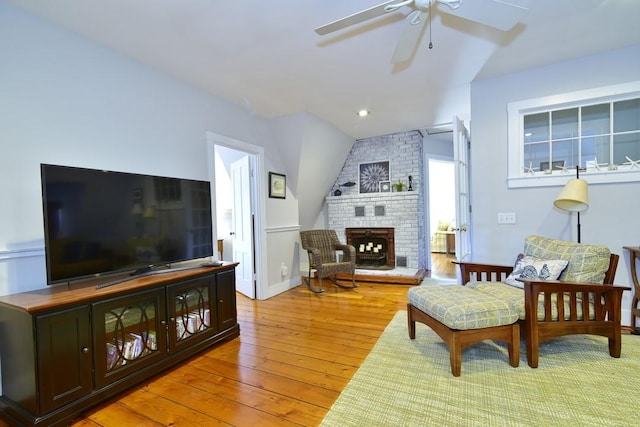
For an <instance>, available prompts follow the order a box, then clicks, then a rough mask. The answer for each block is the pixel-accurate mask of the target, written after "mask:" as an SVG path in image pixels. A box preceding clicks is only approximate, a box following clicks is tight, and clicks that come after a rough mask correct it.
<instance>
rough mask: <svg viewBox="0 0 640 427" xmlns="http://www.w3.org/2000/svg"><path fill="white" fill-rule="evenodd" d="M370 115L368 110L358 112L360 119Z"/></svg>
mask: <svg viewBox="0 0 640 427" xmlns="http://www.w3.org/2000/svg"><path fill="white" fill-rule="evenodd" d="M368 115H369V111H368V110H360V111H358V117H367V116H368Z"/></svg>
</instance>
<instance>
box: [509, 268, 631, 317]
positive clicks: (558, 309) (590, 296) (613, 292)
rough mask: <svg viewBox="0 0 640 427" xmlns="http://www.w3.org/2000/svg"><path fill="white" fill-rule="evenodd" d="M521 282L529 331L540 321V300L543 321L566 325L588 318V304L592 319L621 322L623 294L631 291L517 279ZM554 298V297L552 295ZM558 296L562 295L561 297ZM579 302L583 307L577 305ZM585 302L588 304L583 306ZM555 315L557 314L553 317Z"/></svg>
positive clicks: (594, 285)
mask: <svg viewBox="0 0 640 427" xmlns="http://www.w3.org/2000/svg"><path fill="white" fill-rule="evenodd" d="M517 280H518V281H520V282H522V283H524V306H525V321H526V322H527V325H528V326H527V327H528V328H529V329H531V328H535V327H536V325H534V323H537V322H536V319H537V320H540V316H539V313H538V304H539V301H542V302H543V304H544V319H543V320H544V321H545V322H551V321H553V322H565V321H577V320H578V319H582V321H586V319H591V311H590V307H589V306H590V305H592V306H593V310H594V311H593V313H594V314H593V316H594V317H593V319H594V320H597V321H601V320H604V319H605V318H609V320H613V321H617V322H619V321H620V317H621V304H622V293H623V292H624V291H627V290H631V288H629V287H626V286H614V285H603V284H598V283H576V282H562V281H558V280H542V281H541V280H530V279H522V278H518V279H517ZM554 295H556V297H555V298H553V296H554ZM559 295H562V297H560V296H559ZM580 301H582V304H579V302H580ZM585 301H589V304H586V303H585ZM554 313H557V314H554Z"/></svg>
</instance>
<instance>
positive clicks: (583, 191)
mask: <svg viewBox="0 0 640 427" xmlns="http://www.w3.org/2000/svg"><path fill="white" fill-rule="evenodd" d="M553 204H554V205H555V206H556V207H557V208H560V209H564V210H565V211H570V212H584V211H586V210H587V209H589V188H588V185H587V181H585V180H584V179H580V178H575V179H572V180H571V181H569V182H567V183H566V184H565V186H564V188H563V189H562V191H561V192H560V194H558V197H556V200H555V201H554V202H553Z"/></svg>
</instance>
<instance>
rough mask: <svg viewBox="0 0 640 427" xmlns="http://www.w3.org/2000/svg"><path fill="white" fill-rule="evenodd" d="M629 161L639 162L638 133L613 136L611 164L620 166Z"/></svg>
mask: <svg viewBox="0 0 640 427" xmlns="http://www.w3.org/2000/svg"><path fill="white" fill-rule="evenodd" d="M627 157H629V158H630V159H631V160H640V132H635V133H630V134H624V135H615V136H614V137H613V163H615V164H616V165H621V164H623V163H625V162H626V163H628V162H629V161H628V160H627Z"/></svg>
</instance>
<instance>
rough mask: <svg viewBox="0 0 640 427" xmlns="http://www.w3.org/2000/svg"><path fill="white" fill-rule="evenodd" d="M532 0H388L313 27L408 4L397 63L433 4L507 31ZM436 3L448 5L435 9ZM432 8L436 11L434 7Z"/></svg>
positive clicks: (339, 25) (322, 30) (334, 27)
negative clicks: (407, 13) (408, 9)
mask: <svg viewBox="0 0 640 427" xmlns="http://www.w3.org/2000/svg"><path fill="white" fill-rule="evenodd" d="M530 1H531V0H405V1H402V0H390V1H386V2H384V3H381V4H379V5H377V6H373V7H370V8H369V9H365V10H362V11H360V12H356V13H354V14H353V15H349V16H346V17H344V18H342V19H338V20H337V21H334V22H330V23H329V24H326V25H323V26H321V27H318V28H316V30H315V31H316V33H318V34H320V35H321V36H322V35H325V34H328V33H332V32H334V31H338V30H341V29H343V28H346V27H349V26H351V25H355V24H359V23H360V22H363V21H366V20H369V19H372V18H376V17H378V16H381V15H384V14H386V13H391V12H395V11H396V10H398V9H400V8H402V7H404V6H409V7H411V9H413V10H412V11H411V12H410V13H409V15H407V18H406V24H405V26H404V29H403V31H402V34H401V36H400V40H399V41H398V44H397V46H396V49H395V51H394V53H393V56H392V58H391V63H392V64H396V63H398V62H403V61H406V60H408V59H409V58H411V55H412V54H413V51H414V49H415V46H416V45H417V43H418V39H419V38H420V34H422V29H423V28H424V26H425V25H426V23H427V17H428V16H429V13H431V12H433V11H432V9H431V8H432V6H433V7H434V9H437V10H438V11H440V12H443V13H448V14H450V15H454V16H458V17H460V18H463V19H467V20H469V21H473V22H478V23H480V24H483V25H487V26H489V27H493V28H497V29H499V30H502V31H509V30H510V29H511V28H513V27H514V26H515V25H516V24H517V23H518V22H520V20H521V19H522V18H523V17H524V15H525V14H526V13H527V12H528V10H529V9H528V7H529V3H530ZM439 5H445V6H448V8H438V6H439ZM434 11H435V10H434Z"/></svg>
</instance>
